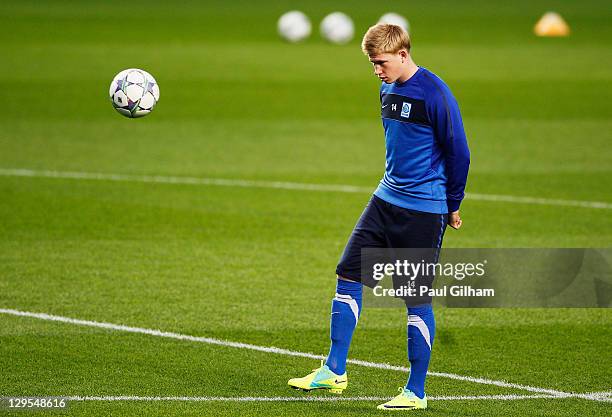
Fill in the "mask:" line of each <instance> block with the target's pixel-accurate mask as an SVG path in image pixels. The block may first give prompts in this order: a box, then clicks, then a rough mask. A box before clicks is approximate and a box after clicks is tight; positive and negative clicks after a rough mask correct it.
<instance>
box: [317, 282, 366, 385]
mask: <svg viewBox="0 0 612 417" xmlns="http://www.w3.org/2000/svg"><path fill="white" fill-rule="evenodd" d="M361 293H362V285H361V283H360V282H355V281H345V280H342V279H339V280H338V286H337V287H336V296H335V297H334V300H333V301H332V309H331V324H330V336H331V349H330V350H329V355H328V356H327V361H326V362H325V365H327V366H328V367H329V369H331V370H332V371H333V372H334V373H335V374H337V375H342V374H344V373H345V372H346V358H347V356H348V351H349V346H350V345H351V338H352V337H353V331H354V330H355V327H356V326H357V320H358V319H359V314H360V313H361Z"/></svg>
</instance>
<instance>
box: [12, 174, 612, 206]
mask: <svg viewBox="0 0 612 417" xmlns="http://www.w3.org/2000/svg"><path fill="white" fill-rule="evenodd" d="M0 176H4V177H33V178H60V179H74V180H102V181H120V182H141V183H155V184H186V185H209V186H225V187H246V188H273V189H284V190H302V191H327V192H339V193H371V192H372V191H373V189H372V188H370V187H359V186H355V185H342V184H308V183H299V182H284V181H255V180H240V179H225V178H200V177H177V176H164V175H130V174H105V173H96V172H72V171H51V170H32V169H20V168H15V169H12V168H0ZM465 198H466V199H467V200H474V201H492V202H501V203H514V204H535V205H545V206H565V207H583V208H593V209H608V210H610V209H612V203H607V202H603V201H583V200H564V199H556V198H538V197H525V196H513V195H499V194H478V193H466V197H465Z"/></svg>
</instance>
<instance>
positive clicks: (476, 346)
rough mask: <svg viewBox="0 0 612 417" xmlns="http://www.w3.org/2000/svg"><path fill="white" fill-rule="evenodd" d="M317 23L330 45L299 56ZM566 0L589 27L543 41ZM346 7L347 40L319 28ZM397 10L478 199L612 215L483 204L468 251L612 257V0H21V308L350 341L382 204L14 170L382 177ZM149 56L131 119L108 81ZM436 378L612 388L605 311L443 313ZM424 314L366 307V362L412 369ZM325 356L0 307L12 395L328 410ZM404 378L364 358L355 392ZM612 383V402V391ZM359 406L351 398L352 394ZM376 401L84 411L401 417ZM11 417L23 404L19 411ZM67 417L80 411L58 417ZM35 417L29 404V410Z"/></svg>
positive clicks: (435, 407) (16, 29) (573, 409)
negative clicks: (524, 200)
mask: <svg viewBox="0 0 612 417" xmlns="http://www.w3.org/2000/svg"><path fill="white" fill-rule="evenodd" d="M291 9H299V10H302V11H304V12H305V13H306V14H308V15H309V16H310V18H311V19H312V21H313V24H314V28H313V33H314V34H313V36H312V37H311V38H310V39H309V40H307V41H305V42H302V43H300V44H297V45H290V44H287V43H284V42H282V41H281V40H279V39H278V37H277V35H276V29H275V24H276V20H277V19H278V17H279V16H280V15H281V14H282V13H283V12H285V11H288V10H291ZM549 9H553V10H556V11H558V12H560V13H561V14H562V15H563V16H564V17H565V18H566V19H567V21H568V22H569V24H570V26H571V28H572V34H571V36H570V37H569V38H566V39H542V38H536V37H535V36H534V35H533V34H532V27H533V25H534V23H535V21H536V20H537V19H538V17H539V16H540V15H541V14H543V13H544V12H546V11H548V10H549ZM336 10H342V11H344V12H346V13H347V14H349V15H350V16H351V17H352V18H353V19H354V21H355V25H356V38H355V39H354V40H353V41H352V42H351V43H350V44H348V45H345V46H332V45H328V44H326V43H325V42H324V41H323V40H322V39H321V38H320V36H319V35H318V31H317V25H318V23H319V22H320V20H321V18H322V17H323V16H324V15H325V14H327V13H329V12H332V11H336ZM388 11H396V12H399V13H402V14H405V15H406V16H407V17H408V19H409V20H410V23H411V26H412V37H413V45H414V49H413V56H414V58H415V61H416V62H417V64H419V65H422V66H425V67H427V68H428V69H430V70H432V71H434V72H435V73H437V74H439V75H440V76H441V77H442V78H443V79H444V80H445V81H446V82H447V83H448V84H449V85H450V87H451V88H452V90H453V91H454V93H455V95H456V97H457V99H458V101H459V103H460V105H461V109H462V112H463V117H464V122H465V127H466V131H467V135H468V139H469V143H470V147H471V151H472V166H471V172H470V178H469V183H468V192H471V193H474V194H502V195H507V196H521V197H541V198H546V199H562V200H580V201H597V202H604V203H608V206H607V207H608V208H589V207H575V206H571V205H570V206H566V205H555V204H521V203H511V202H496V201H482V200H478V199H469V198H468V199H467V200H466V201H465V202H464V204H463V205H462V217H463V219H464V222H465V223H464V227H463V228H462V230H461V231H459V232H455V231H451V230H449V231H448V232H447V235H446V238H445V246H447V247H609V246H611V243H612V216H611V214H612V213H611V211H610V208H609V204H610V203H612V195H611V193H610V190H612V150H611V149H612V148H611V147H610V143H612V106H611V105H610V103H612V54H610V47H611V42H612V26H611V25H610V21H612V9H610V7H609V4H608V2H605V1H590V0H589V1H582V2H553V1H522V0H521V1H519V2H505V3H503V4H502V3H499V4H497V2H491V3H483V2H480V1H466V2H461V3H457V2H450V1H448V2H446V1H445V2H417V3H414V4H412V3H411V4H407V3H399V2H398V3H393V4H382V3H380V2H371V1H369V2H366V1H359V2H357V1H355V2H338V1H299V2H291V3H290V4H289V3H287V4H281V3H280V2H273V1H260V2H247V1H233V2H222V1H214V2H213V1H206V2H197V1H191V2H178V3H173V2H168V1H165V2H162V1H159V2H158V1H146V2H145V1H133V2H129V3H126V2H120V1H115V0H112V1H88V2H79V1H70V2H69V1H46V2H44V1H43V2H40V1H17V0H5V1H3V2H2V3H1V4H0V57H1V58H0V103H1V111H0V173H1V172H4V173H3V174H2V175H0V309H15V310H19V311H30V312H36V313H47V314H54V315H58V316H64V317H70V318H76V319H82V320H93V321H98V322H107V323H114V324H122V325H126V326H133V327H139V328H144V329H159V330H162V331H166V332H174V333H177V334H181V335H191V336H201V337H208V338H214V339H219V340H227V341H233V342H243V343H249V344H253V345H258V346H276V347H279V348H283V349H288V350H292V351H298V352H309V353H314V354H316V355H323V354H325V353H327V349H328V343H329V342H328V326H329V308H330V300H331V298H332V297H333V292H334V285H335V283H334V278H335V276H334V268H335V265H336V262H337V260H338V257H339V255H340V253H341V250H342V249H343V247H344V244H345V243H346V239H347V237H348V235H349V233H350V231H351V229H352V227H353V225H354V223H355V221H356V219H357V217H358V215H359V213H360V212H361V210H362V209H363V207H364V205H365V203H366V202H367V200H368V197H369V196H368V193H367V192H363V193H360V192H357V193H343V192H336V191H323V192H322V191H308V190H292V189H274V188H266V187H230V186H218V185H195V184H169V183H159V182H157V183H155V182H152V183H145V182H139V181H109V180H88V179H75V178H73V179H70V178H47V177H42V176H33V177H20V176H15V175H9V174H8V173H7V172H8V171H4V170H7V169H29V170H34V171H36V172H40V171H44V170H50V171H61V172H80V173H103V174H123V175H158V176H176V177H197V178H208V179H230V180H249V181H283V182H298V183H309V184H310V183H312V184H326V185H329V184H332V185H333V184H336V185H354V186H359V187H366V188H368V187H369V188H372V189H373V188H374V187H375V185H376V183H377V181H378V180H379V178H380V176H381V175H382V171H383V168H384V139H383V132H382V128H381V126H380V120H379V113H378V112H379V110H378V83H377V80H376V79H375V78H374V77H373V75H372V68H371V66H370V64H369V63H368V62H367V59H366V58H365V57H364V56H363V55H362V53H361V51H360V49H359V39H360V37H361V34H362V33H363V32H364V31H365V29H366V28H367V27H368V26H369V25H370V24H373V23H374V22H375V21H376V20H377V19H378V17H379V16H380V15H382V14H383V13H385V12H388ZM128 67H140V68H143V69H146V70H147V71H149V72H151V73H152V74H153V75H154V76H155V77H156V78H157V81H158V82H159V84H160V87H161V100H160V102H159V104H158V106H157V108H156V109H155V110H154V112H153V114H151V115H150V116H147V117H146V118H144V119H141V120H127V119H125V118H123V117H121V116H119V115H118V114H116V113H115V111H114V110H113V109H112V108H111V105H110V103H109V102H108V99H107V97H106V95H107V91H108V84H109V83H110V81H111V79H112V77H113V76H114V75H115V74H116V73H117V72H119V71H120V70H121V69H124V68H128ZM436 319H437V326H438V327H437V335H436V341H435V345H434V350H433V356H432V363H431V366H430V369H431V371H434V372H441V373H452V374H456V375H462V376H468V377H480V378H487V379H490V380H494V381H502V380H503V381H508V382H510V383H514V384H520V385H523V386H529V387H535V388H543V389H548V390H555V391H560V392H566V393H570V392H574V393H602V392H604V393H605V392H607V393H608V394H609V392H610V391H612V367H611V366H610V364H611V363H612V355H611V352H612V342H611V341H612V330H611V329H612V313H610V310H608V309H532V310H521V309H494V310H493V309H480V310H467V309H443V308H440V309H438V310H437V316H436ZM405 324H406V323H405V313H404V312H402V311H400V310H392V309H367V306H366V309H365V310H364V312H363V315H362V318H361V320H360V323H359V327H358V329H357V331H356V333H355V336H354V340H353V344H352V347H351V351H350V357H351V358H353V359H360V360H364V361H371V362H376V363H389V364H393V365H399V366H407V365H408V364H407V360H406V353H405V332H406V328H405ZM317 365H318V363H317V361H316V360H314V359H309V358H304V357H296V356H288V355H280V354H274V353H268V352H262V351H254V350H249V349H241V348H237V347H230V346H223V345H215V344H209V343H199V342H195V341H188V340H177V339H172V338H163V337H155V336H152V335H147V334H140V333H129V332H122V331H118V330H110V329H107V330H105V329H101V328H95V327H88V326H78V325H74V324H70V323H62V322H52V321H48V320H40V319H36V318H28V317H18V316H14V315H9V314H0V370H1V371H0V375H1V376H2V378H0V397H2V396H26V395H32V396H81V397H85V396H141V397H149V396H153V397H155V396H161V397H168V396H184V397H232V398H237V397H267V398H273V397H290V398H297V399H299V398H303V397H309V398H312V399H321V398H328V397H330V395H325V394H321V393H309V394H303V393H301V392H295V391H292V390H290V389H288V387H287V385H286V381H287V379H289V378H291V377H295V376H301V374H304V373H306V372H307V371H309V370H310V369H312V368H314V367H316V366H317ZM405 378H406V374H405V373H404V372H399V371H394V370H383V369H376V368H368V367H363V366H358V365H354V364H352V365H349V380H350V384H349V389H348V390H347V391H346V392H345V394H344V397H349V398H351V397H391V396H393V395H394V393H395V390H396V389H397V387H398V386H400V385H403V384H404V383H405ZM427 392H428V395H429V396H431V397H437V398H440V397H458V396H487V395H491V396H499V395H516V396H521V399H514V400H508V399H505V400H502V399H494V398H493V399H479V400H460V399H456V398H455V399H438V400H432V401H430V408H429V409H428V410H427V411H426V412H425V413H424V414H427V415H432V416H433V415H440V416H446V415H454V416H480V415H482V416H485V415H486V416H490V415H495V416H500V415H503V416H525V415H534V416H587V415H588V416H600V415H606V414H610V412H611V409H610V403H609V402H605V401H594V400H592V399H584V398H577V397H569V398H523V396H526V395H537V394H538V393H537V392H535V391H526V390H525V389H520V388H516V387H502V386H498V385H491V384H481V383H475V382H470V381H466V380H458V379H450V378H445V377H441V376H430V377H429V378H428V385H427ZM603 395H605V394H603ZM333 398H337V397H333ZM376 404H377V402H376V401H373V400H368V399H362V400H354V401H333V400H332V401H312V402H304V401H295V402H291V401H269V402H262V401H252V402H235V401H234V402H232V401H72V402H71V403H70V406H69V409H68V410H67V411H66V413H67V414H70V415H83V416H86V415H130V416H133V415H148V416H151V415H164V416H169V415H176V416H178V415H194V416H195V415H198V416H201V415H211V416H213V415H214V416H218V415H243V416H250V415H253V416H255V415H275V416H278V415H291V416H318V415H326V416H327V415H329V416H344V415H357V414H359V415H363V416H365V415H379V414H380V413H377V410H376V409H375V406H376ZM2 413H8V411H7V410H0V414H2ZM57 414H58V415H60V414H61V412H58V413H57ZM16 415H17V414H16Z"/></svg>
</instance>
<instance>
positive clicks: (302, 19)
mask: <svg viewBox="0 0 612 417" xmlns="http://www.w3.org/2000/svg"><path fill="white" fill-rule="evenodd" d="M311 29H312V27H311V25H310V20H309V19H308V16H306V15H305V14H304V13H302V12H300V11H297V10H293V11H290V12H287V13H285V14H284V15H282V16H281V17H280V19H278V34H279V35H281V36H282V37H283V38H284V39H286V40H288V41H289V42H298V41H301V40H302V39H306V38H307V37H309V36H310V31H311Z"/></svg>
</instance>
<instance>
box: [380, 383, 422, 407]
mask: <svg viewBox="0 0 612 417" xmlns="http://www.w3.org/2000/svg"><path fill="white" fill-rule="evenodd" d="M399 391H400V394H399V395H398V396H397V397H395V398H393V399H392V400H390V401H387V402H386V403H384V404H381V405H379V406H378V407H376V408H378V409H379V410H391V411H396V410H419V409H421V410H422V409H425V408H427V395H425V396H424V397H423V399H420V398H419V397H417V396H416V395H415V394H414V393H413V392H412V391H410V390H409V389H405V388H404V387H400V388H399Z"/></svg>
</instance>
